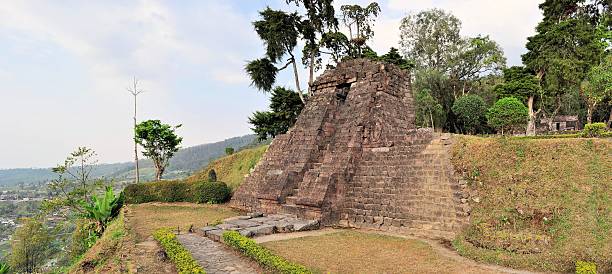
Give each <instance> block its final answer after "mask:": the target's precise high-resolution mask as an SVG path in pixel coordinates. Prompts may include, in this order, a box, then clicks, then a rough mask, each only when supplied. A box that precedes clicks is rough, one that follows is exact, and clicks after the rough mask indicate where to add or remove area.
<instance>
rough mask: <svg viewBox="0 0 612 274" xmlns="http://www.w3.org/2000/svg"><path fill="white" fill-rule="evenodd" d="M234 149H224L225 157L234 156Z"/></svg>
mask: <svg viewBox="0 0 612 274" xmlns="http://www.w3.org/2000/svg"><path fill="white" fill-rule="evenodd" d="M234 152H235V149H234V148H233V147H226V148H225V155H232V154H234Z"/></svg>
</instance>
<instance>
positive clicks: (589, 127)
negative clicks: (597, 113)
mask: <svg viewBox="0 0 612 274" xmlns="http://www.w3.org/2000/svg"><path fill="white" fill-rule="evenodd" d="M605 133H606V124H605V123H592V124H586V125H585V126H584V129H583V130H582V137H586V138H594V137H602V136H604V135H605Z"/></svg>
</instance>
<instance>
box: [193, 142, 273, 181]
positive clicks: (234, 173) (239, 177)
mask: <svg viewBox="0 0 612 274" xmlns="http://www.w3.org/2000/svg"><path fill="white" fill-rule="evenodd" d="M266 149H268V146H267V145H262V146H258V147H254V148H249V149H244V150H241V151H239V152H237V153H235V154H232V155H229V156H226V157H223V158H220V159H217V160H215V161H213V162H211V163H210V164H209V165H208V166H207V167H205V168H204V169H202V170H200V171H198V172H197V173H195V174H193V175H192V176H190V177H189V178H187V180H188V181H197V180H206V179H208V172H209V171H210V170H211V169H214V170H215V172H216V173H217V180H219V181H221V182H225V183H226V184H227V185H228V186H229V187H230V188H232V190H235V189H236V188H237V187H238V186H239V185H240V184H241V183H242V181H244V176H245V175H246V174H248V173H249V171H250V170H251V169H252V168H253V167H255V165H256V164H257V162H259V159H260V158H261V156H263V154H264V153H265V152H266Z"/></svg>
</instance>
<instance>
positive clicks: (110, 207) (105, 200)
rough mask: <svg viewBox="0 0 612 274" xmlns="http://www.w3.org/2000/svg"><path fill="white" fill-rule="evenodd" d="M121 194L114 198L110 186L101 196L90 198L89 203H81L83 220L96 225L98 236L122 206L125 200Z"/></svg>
mask: <svg viewBox="0 0 612 274" xmlns="http://www.w3.org/2000/svg"><path fill="white" fill-rule="evenodd" d="M123 195H124V194H123V192H121V193H120V194H119V196H115V193H114V192H113V188H112V187H111V186H107V187H106V191H105V192H104V195H103V196H100V197H98V196H93V197H91V202H89V203H85V202H81V204H82V206H83V209H84V210H85V213H84V214H83V215H84V217H85V218H87V219H90V220H93V221H95V222H96V223H97V225H98V235H102V233H103V232H104V230H105V229H106V225H107V224H108V223H109V222H110V221H111V220H112V219H113V218H115V217H117V215H119V210H121V207H122V206H123V202H124V200H125V198H124V196H123Z"/></svg>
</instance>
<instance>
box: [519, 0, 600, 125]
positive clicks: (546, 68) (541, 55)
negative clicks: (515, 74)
mask: <svg viewBox="0 0 612 274" xmlns="http://www.w3.org/2000/svg"><path fill="white" fill-rule="evenodd" d="M592 4H593V3H588V1H585V0H563V1H558V0H546V1H544V3H542V4H540V9H541V10H542V11H543V13H544V18H543V20H542V22H540V23H539V24H538V26H537V27H536V31H537V33H536V34H535V35H534V36H532V37H529V38H528V42H527V45H526V47H527V50H528V52H527V53H525V54H524V55H523V56H522V59H523V63H524V64H525V66H526V67H527V68H528V69H529V70H532V71H534V72H535V73H536V75H537V76H538V79H539V82H540V86H541V88H542V90H543V95H544V96H545V97H547V99H548V100H547V101H549V102H550V103H548V104H544V108H543V114H544V115H545V116H547V118H548V121H549V123H548V127H549V129H550V130H552V125H553V120H554V118H555V116H556V115H557V114H558V113H559V110H560V109H561V107H562V104H563V102H562V100H563V98H565V97H566V95H567V94H571V93H572V92H575V91H577V90H578V89H579V86H580V83H581V82H582V79H584V78H585V76H586V73H587V72H588V71H589V69H590V68H591V67H592V66H594V65H596V64H597V63H598V62H599V60H601V57H602V55H603V53H604V51H605V44H604V43H602V41H601V36H600V33H599V32H598V26H597V23H594V20H593V16H594V15H593V14H591V13H590V12H588V11H589V10H590V8H587V7H589V6H590V5H592ZM596 5H597V4H596Z"/></svg>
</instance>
